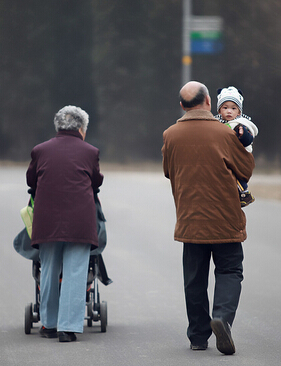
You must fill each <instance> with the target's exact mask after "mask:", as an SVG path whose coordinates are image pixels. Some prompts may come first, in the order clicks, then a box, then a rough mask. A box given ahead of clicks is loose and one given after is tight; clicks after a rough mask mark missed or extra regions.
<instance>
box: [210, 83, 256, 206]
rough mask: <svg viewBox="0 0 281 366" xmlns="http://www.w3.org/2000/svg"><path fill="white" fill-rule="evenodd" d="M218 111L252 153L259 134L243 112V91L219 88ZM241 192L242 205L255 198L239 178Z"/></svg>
mask: <svg viewBox="0 0 281 366" xmlns="http://www.w3.org/2000/svg"><path fill="white" fill-rule="evenodd" d="M217 92H218V102H217V111H218V113H219V114H218V115H216V116H215V117H216V118H217V119H219V121H220V122H222V123H224V124H226V125H227V126H229V127H230V128H231V129H233V130H234V131H235V132H236V134H237V137H238V138H239V140H240V142H241V143H242V144H243V146H245V148H246V150H247V151H249V152H250V153H251V152H252V151H253V146H252V144H253V139H254V137H256V136H257V134H258V128H257V126H256V125H255V124H254V123H253V122H252V121H251V117H249V116H246V115H245V114H242V107H243V100H244V98H243V93H242V91H241V90H240V89H236V88H235V87H234V86H230V87H228V88H223V89H218V91H217ZM237 186H238V190H239V194H240V202H241V207H245V206H248V205H249V204H250V203H252V202H254V200H255V198H254V196H253V195H252V194H251V192H250V191H249V190H248V185H247V182H245V181H241V180H237Z"/></svg>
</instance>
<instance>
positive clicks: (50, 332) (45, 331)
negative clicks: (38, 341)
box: [39, 326, 58, 338]
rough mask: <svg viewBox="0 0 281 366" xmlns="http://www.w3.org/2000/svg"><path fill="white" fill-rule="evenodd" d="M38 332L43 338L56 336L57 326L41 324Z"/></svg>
mask: <svg viewBox="0 0 281 366" xmlns="http://www.w3.org/2000/svg"><path fill="white" fill-rule="evenodd" d="M39 334H40V335H41V337H44V338H57V336H58V333H57V328H45V327H44V326H42V327H41V328H40V330H39Z"/></svg>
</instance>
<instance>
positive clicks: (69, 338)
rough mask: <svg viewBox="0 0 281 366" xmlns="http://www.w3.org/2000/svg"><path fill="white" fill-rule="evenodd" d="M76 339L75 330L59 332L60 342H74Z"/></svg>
mask: <svg viewBox="0 0 281 366" xmlns="http://www.w3.org/2000/svg"><path fill="white" fill-rule="evenodd" d="M76 339H77V338H76V335H75V334H74V332H59V341H60V342H73V341H76Z"/></svg>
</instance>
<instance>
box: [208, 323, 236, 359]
mask: <svg viewBox="0 0 281 366" xmlns="http://www.w3.org/2000/svg"><path fill="white" fill-rule="evenodd" d="M210 324H211V328H212V331H213V332H214V333H215V336H216V338H217V349H218V350H219V351H220V352H221V353H224V354H225V355H232V354H233V353H235V346H234V342H233V339H232V337H231V331H230V325H229V324H228V323H227V322H225V321H224V320H223V319H220V318H214V319H213V320H211V323H210Z"/></svg>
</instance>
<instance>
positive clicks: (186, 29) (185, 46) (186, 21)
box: [182, 0, 192, 85]
mask: <svg viewBox="0 0 281 366" xmlns="http://www.w3.org/2000/svg"><path fill="white" fill-rule="evenodd" d="M191 2H192V0H183V27H182V85H184V84H186V83H187V82H188V81H190V80H191V64H192V58H191V41H190V32H191V11H192V9H191V7H192V6H191Z"/></svg>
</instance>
